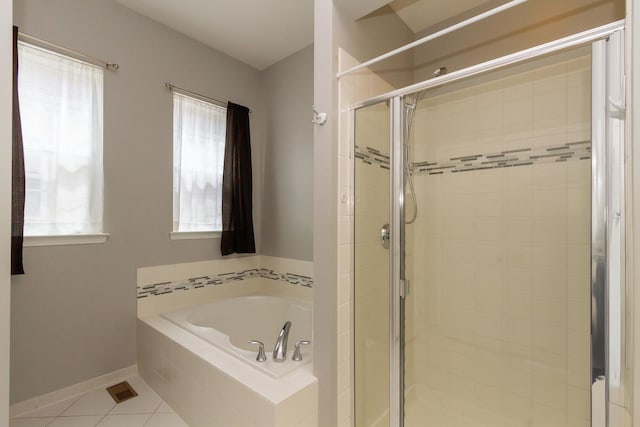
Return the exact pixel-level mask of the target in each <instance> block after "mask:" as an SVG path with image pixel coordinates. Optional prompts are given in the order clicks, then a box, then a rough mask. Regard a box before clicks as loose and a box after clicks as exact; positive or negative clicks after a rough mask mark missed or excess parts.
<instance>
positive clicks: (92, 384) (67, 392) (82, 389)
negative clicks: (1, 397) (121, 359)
mask: <svg viewBox="0 0 640 427" xmlns="http://www.w3.org/2000/svg"><path fill="white" fill-rule="evenodd" d="M137 374H138V366H137V365H132V366H129V367H127V368H123V369H120V370H117V371H114V372H110V373H108V374H104V375H101V376H99V377H96V378H92V379H90V380H87V381H83V382H81V383H77V384H74V385H70V386H69V387H65V388H61V389H60V390H56V391H52V392H51V393H47V394H43V395H40V396H37V397H34V398H31V399H28V400H24V401H22V402H18V403H14V404H13V405H11V406H10V408H9V416H10V417H11V418H14V417H17V416H19V415H22V414H24V413H26V412H30V411H34V410H36V409H39V408H42V407H45V406H49V405H52V404H54V403H57V402H60V401H63V400H65V399H69V398H70V397H74V396H78V395H81V394H84V393H86V392H88V391H91V390H94V389H96V388H100V387H107V386H110V385H113V383H114V382H115V381H121V380H123V379H124V378H127V377H130V376H132V375H137Z"/></svg>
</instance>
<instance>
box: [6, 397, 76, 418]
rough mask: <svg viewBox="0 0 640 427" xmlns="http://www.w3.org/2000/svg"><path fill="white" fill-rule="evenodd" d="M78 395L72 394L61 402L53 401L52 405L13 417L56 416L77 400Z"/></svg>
mask: <svg viewBox="0 0 640 427" xmlns="http://www.w3.org/2000/svg"><path fill="white" fill-rule="evenodd" d="M78 398H79V396H74V397H72V398H69V399H65V400H63V401H61V402H58V403H54V404H53V405H47V406H43V407H42V408H38V409H36V410H35V411H29V412H27V413H24V414H22V415H18V416H17V417H15V418H42V417H57V416H58V415H60V414H61V413H62V412H64V410H65V409H67V408H68V407H69V406H71V405H72V404H73V403H74V402H75V401H77V400H78Z"/></svg>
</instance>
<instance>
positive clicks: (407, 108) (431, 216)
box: [350, 22, 628, 427]
mask: <svg viewBox="0 0 640 427" xmlns="http://www.w3.org/2000/svg"><path fill="white" fill-rule="evenodd" d="M623 27H624V26H623V23H620V22H619V23H614V24H611V25H608V26H605V27H601V28H597V29H594V30H591V31H587V32H585V33H581V34H578V35H575V36H571V37H567V38H565V39H561V40H557V41H555V42H552V43H548V44H545V45H542V46H538V47H535V48H532V49H529V50H526V51H522V52H518V53H515V54H512V55H509V56H507V57H503V58H499V59H496V60H493V61H489V62H487V63H483V64H478V65H476V66H473V67H470V68H467V69H464V70H457V71H453V72H450V73H449V74H441V75H438V76H436V77H434V78H433V79H430V80H428V81H424V82H421V83H418V84H415V85H413V86H410V87H408V88H405V89H401V90H397V91H395V92H391V93H389V94H387V95H383V96H379V97H376V98H373V99H370V100H368V101H364V102H361V103H359V104H357V105H354V106H352V108H351V109H350V110H351V119H350V120H351V121H352V125H353V126H352V130H353V135H352V138H353V142H354V145H353V159H354V160H353V162H354V163H353V167H354V183H353V187H354V212H353V215H354V216H353V221H354V223H353V226H354V228H353V230H354V248H355V249H354V250H355V253H354V280H353V297H354V298H353V301H354V302H353V336H352V340H353V342H352V349H353V366H352V368H353V402H354V408H353V413H354V419H355V423H354V424H355V426H356V427H382V426H384V427H388V426H391V427H399V426H404V427H462V426H468V427H537V426H540V427H556V426H557V427H589V426H593V427H604V426H607V425H611V426H612V427H613V426H614V424H611V423H609V421H608V416H609V415H608V414H609V409H608V408H609V407H610V405H618V406H621V407H625V406H627V399H628V393H626V391H625V386H626V378H627V375H628V364H627V363H626V360H627V356H626V351H627V350H626V347H625V344H624V343H625V319H626V310H625V307H626V303H625V270H624V259H625V256H624V254H625V239H624V226H625V212H624V191H625V189H624V182H625V180H624V176H625V175H624V174H625V169H624V143H625V141H624V81H623V80H624V77H623V69H624V66H623V63H624V61H623V57H624V54H623V52H624V49H623V39H624V35H623ZM443 65H446V64H443Z"/></svg>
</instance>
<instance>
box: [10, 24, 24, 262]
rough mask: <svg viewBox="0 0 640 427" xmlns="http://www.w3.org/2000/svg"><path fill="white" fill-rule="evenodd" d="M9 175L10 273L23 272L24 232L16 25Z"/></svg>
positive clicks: (14, 32) (14, 31)
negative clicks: (10, 167) (10, 165)
mask: <svg viewBox="0 0 640 427" xmlns="http://www.w3.org/2000/svg"><path fill="white" fill-rule="evenodd" d="M11 170H12V176H11V274H24V268H23V266H22V243H23V233H24V191H25V177H24V151H23V148H22V124H21V122H20V106H19V103H18V27H13V129H12V169H11Z"/></svg>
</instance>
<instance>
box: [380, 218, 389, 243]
mask: <svg viewBox="0 0 640 427" xmlns="http://www.w3.org/2000/svg"><path fill="white" fill-rule="evenodd" d="M389 239H391V231H390V230H389V224H385V225H383V226H382V228H381V229H380V244H381V245H382V247H383V248H385V249H389Z"/></svg>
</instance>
